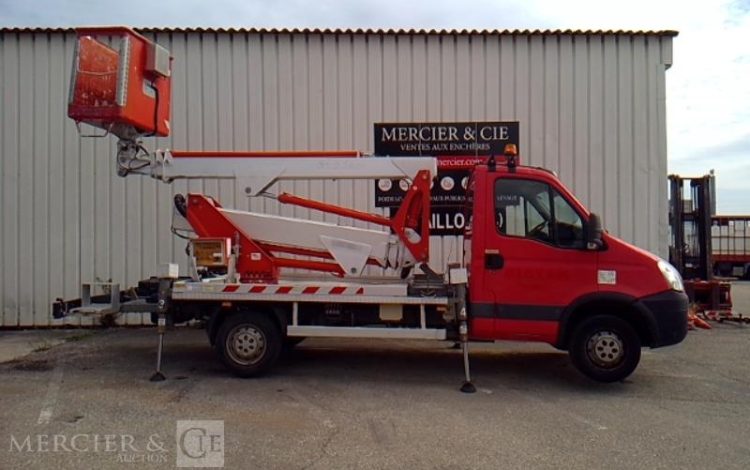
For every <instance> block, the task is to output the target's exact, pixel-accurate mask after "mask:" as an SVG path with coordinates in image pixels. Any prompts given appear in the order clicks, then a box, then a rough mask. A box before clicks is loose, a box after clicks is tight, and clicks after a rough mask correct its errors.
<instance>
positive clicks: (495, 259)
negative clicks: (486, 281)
mask: <svg viewBox="0 0 750 470" xmlns="http://www.w3.org/2000/svg"><path fill="white" fill-rule="evenodd" d="M503 266H505V258H503V255H501V254H500V251H498V250H484V268H485V269H503Z"/></svg>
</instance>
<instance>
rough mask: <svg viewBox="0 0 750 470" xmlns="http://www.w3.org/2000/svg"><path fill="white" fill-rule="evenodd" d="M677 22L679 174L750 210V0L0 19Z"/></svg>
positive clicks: (383, 2) (645, 26)
mask: <svg viewBox="0 0 750 470" xmlns="http://www.w3.org/2000/svg"><path fill="white" fill-rule="evenodd" d="M83 24H100V25H104V24H124V25H129V26H135V27H139V26H140V27H149V26H151V27H170V26H171V27H191V26H193V27H198V26H200V27H245V28H250V27H267V28H425V29H433V28H435V29H634V30H665V29H670V30H676V31H679V36H678V37H676V38H675V40H674V56H673V58H674V60H673V66H672V67H671V68H670V69H669V70H668V71H667V74H666V76H667V142H668V144H667V145H668V159H669V172H670V173H678V174H681V175H685V176H699V175H703V174H706V173H708V172H709V170H712V169H713V170H714V171H715V174H716V180H717V187H718V194H717V206H718V212H719V213H721V214H750V0H703V1H696V0H627V1H625V0H621V1H610V0H450V1H449V0H425V1H421V0H420V1H409V0H359V1H357V0H313V1H309V2H308V1H303V0H213V1H201V0H158V1H155V0H128V1H126V2H125V1H113V0H77V1H76V0H57V1H55V0H0V27H9V26H11V27H12V26H28V27H67V26H76V25H83Z"/></svg>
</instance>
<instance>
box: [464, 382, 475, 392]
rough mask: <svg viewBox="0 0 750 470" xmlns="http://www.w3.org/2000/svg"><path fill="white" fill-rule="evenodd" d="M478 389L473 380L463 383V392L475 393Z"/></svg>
mask: <svg viewBox="0 0 750 470" xmlns="http://www.w3.org/2000/svg"><path fill="white" fill-rule="evenodd" d="M476 391H477V388H476V387H475V386H474V384H473V383H471V382H464V384H463V385H461V392H462V393H475V392H476Z"/></svg>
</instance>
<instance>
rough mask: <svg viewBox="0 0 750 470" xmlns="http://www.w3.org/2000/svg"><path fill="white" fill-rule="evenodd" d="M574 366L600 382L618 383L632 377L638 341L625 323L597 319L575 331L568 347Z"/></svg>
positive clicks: (638, 352)
mask: <svg viewBox="0 0 750 470" xmlns="http://www.w3.org/2000/svg"><path fill="white" fill-rule="evenodd" d="M569 353H570V359H571V361H572V362H573V365H575V366H576V368H577V369H578V370H579V371H580V372H581V373H582V374H583V375H585V376H587V377H589V378H591V379H594V380H596V381H599V382H617V381H620V380H623V379H625V378H626V377H628V376H629V375H630V374H632V373H633V371H634V370H635V368H636V367H637V366H638V362H640V360H641V340H640V338H639V337H638V333H636V331H635V330H634V329H633V327H632V326H630V324H629V323H628V322H626V321H625V320H622V319H621V318H618V317H615V316H612V315H597V316H594V317H590V318H587V319H585V320H584V321H583V322H581V324H580V325H578V326H577V327H576V329H575V330H574V332H573V336H572V338H571V343H570V347H569Z"/></svg>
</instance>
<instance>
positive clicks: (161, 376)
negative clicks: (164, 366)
mask: <svg viewBox="0 0 750 470" xmlns="http://www.w3.org/2000/svg"><path fill="white" fill-rule="evenodd" d="M148 380H149V381H151V382H163V381H165V380H167V378H166V377H165V376H164V374H162V373H161V372H160V371H158V370H157V371H156V372H154V375H152V376H151V378H150V379H148Z"/></svg>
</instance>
